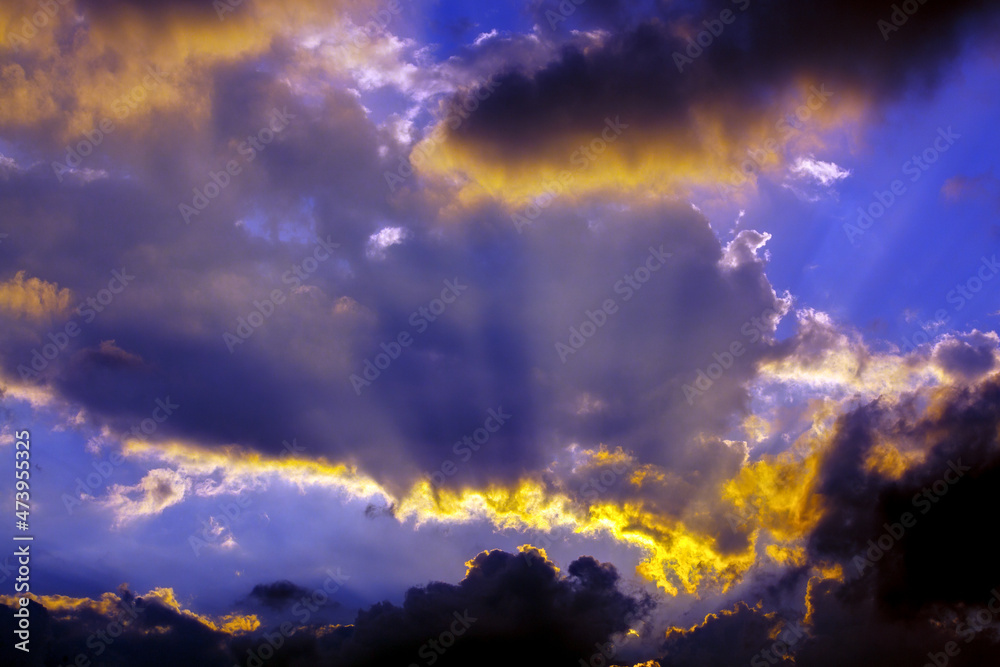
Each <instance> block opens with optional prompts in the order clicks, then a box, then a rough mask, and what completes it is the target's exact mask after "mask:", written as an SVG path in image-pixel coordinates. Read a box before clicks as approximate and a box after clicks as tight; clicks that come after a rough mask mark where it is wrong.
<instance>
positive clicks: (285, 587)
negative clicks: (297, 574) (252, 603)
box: [250, 580, 309, 608]
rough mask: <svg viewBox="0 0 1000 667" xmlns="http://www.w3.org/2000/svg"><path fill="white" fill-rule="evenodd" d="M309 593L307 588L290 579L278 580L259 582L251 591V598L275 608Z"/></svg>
mask: <svg viewBox="0 0 1000 667" xmlns="http://www.w3.org/2000/svg"><path fill="white" fill-rule="evenodd" d="M308 594H309V591H308V590H307V589H305V588H302V587H301V586H296V585H295V584H293V583H292V582H290V581H288V580H282V581H276V582H274V583H271V584H257V585H256V586H254V587H253V590H252V591H250V597H251V598H253V599H255V600H257V601H259V602H261V603H263V604H265V605H267V606H269V607H274V608H280V607H284V606H286V605H288V604H291V603H292V602H293V601H294V600H296V599H298V598H301V597H303V596H306V595H308Z"/></svg>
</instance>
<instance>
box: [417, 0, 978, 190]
mask: <svg viewBox="0 0 1000 667" xmlns="http://www.w3.org/2000/svg"><path fill="white" fill-rule="evenodd" d="M725 10H728V11H729V12H730V15H729V18H730V19H731V20H730V21H729V23H728V24H723V23H722V22H721V21H720V20H719V19H718V17H719V16H720V14H721V13H722V12H723V11H725ZM891 11H892V9H891V8H890V7H883V6H881V5H872V4H868V3H863V2H847V3H839V4H837V5H830V6H828V7H825V8H821V9H818V10H813V9H811V8H807V7H805V6H803V5H801V4H800V3H796V2H793V1H791V0H789V1H782V2H777V3H768V4H766V5H764V4H756V3H749V2H747V3H736V5H735V6H734V5H733V3H729V2H722V1H721V0H720V1H715V2H703V3H698V4H697V5H696V6H693V7H692V6H691V5H661V6H659V7H657V8H654V9H652V10H651V11H650V13H651V14H653V16H652V17H650V16H649V15H648V14H646V15H645V16H643V19H644V20H640V19H639V18H638V17H639V16H642V15H641V14H640V13H639V12H637V13H636V14H635V15H633V16H632V17H630V18H633V19H634V20H630V21H625V22H622V21H621V19H620V18H610V17H607V16H605V17H599V16H596V15H591V16H590V21H591V22H590V23H589V25H591V26H595V27H609V28H611V30H610V34H609V35H608V36H607V37H606V38H605V39H603V40H602V41H601V43H600V44H599V45H596V46H592V47H590V48H580V47H578V46H574V45H570V46H568V47H567V48H565V49H564V50H563V51H562V52H560V53H559V54H558V55H557V56H556V57H554V58H553V59H552V60H550V61H549V62H548V63H546V64H545V65H544V66H543V67H538V68H534V69H531V70H527V69H520V68H517V67H513V68H509V69H507V68H505V69H503V70H500V71H498V72H497V74H498V76H497V86H496V90H495V91H494V92H492V93H491V94H489V95H486V96H482V97H484V99H482V100H481V101H480V100H476V99H474V98H475V97H476V92H477V91H469V92H462V93H459V94H457V95H456V96H455V98H454V100H453V101H452V103H451V104H450V105H449V107H448V111H449V112H450V111H458V110H461V109H463V108H471V109H473V111H472V112H471V113H469V114H468V118H467V119H464V120H463V121H462V122H461V123H454V124H452V123H449V124H448V126H447V127H445V121H443V120H442V121H441V123H442V129H444V130H445V132H446V135H447V140H446V141H445V142H444V144H443V145H442V147H441V148H438V149H437V151H436V152H435V153H434V155H433V156H432V157H431V158H430V159H429V160H427V161H426V164H425V165H423V166H421V170H422V171H423V172H424V173H426V174H427V175H429V176H449V175H450V176H465V177H467V178H469V179H470V180H471V181H473V182H474V183H475V186H470V187H469V188H468V194H467V196H472V194H471V193H472V192H473V191H477V192H480V189H481V190H485V194H486V195H488V196H489V197H492V198H495V199H497V200H500V201H504V202H507V203H510V204H512V205H513V206H515V207H516V206H524V205H525V204H527V203H528V201H530V199H531V198H533V197H534V196H537V195H538V194H540V193H541V192H543V191H544V190H545V189H551V187H550V186H549V185H548V184H549V183H558V181H559V173H560V171H563V170H565V171H569V172H571V173H572V171H573V168H572V166H571V161H572V160H573V159H574V157H575V158H576V159H578V160H579V162H580V164H581V165H584V164H586V162H587V160H586V159H585V158H586V153H587V147H588V146H592V147H593V148H592V151H593V152H599V153H600V158H599V159H598V160H595V161H593V163H592V164H591V165H590V166H589V168H588V169H587V170H586V173H583V174H582V175H578V176H577V177H576V178H575V179H574V182H573V187H572V192H573V196H574V197H577V198H580V197H584V196H586V195H592V194H597V193H600V194H602V195H605V196H607V195H609V194H611V193H614V192H620V193H636V194H641V193H643V192H649V191H650V190H652V191H654V192H658V193H665V194H676V193H681V194H683V193H684V192H685V191H686V188H690V187H692V186H694V185H705V186H714V185H717V184H719V183H725V184H727V185H733V184H734V183H733V180H734V173H735V176H736V177H739V178H740V179H743V180H744V181H745V180H746V177H747V176H748V174H747V171H750V177H751V179H753V178H755V176H754V174H756V173H758V172H761V171H767V170H770V169H773V168H774V167H776V166H779V165H780V164H782V163H783V162H784V157H783V155H784V153H785V152H786V149H787V148H788V147H789V146H792V145H793V144H792V143H790V140H792V139H793V137H794V139H795V140H796V141H802V142H803V145H809V144H812V146H813V147H815V146H821V145H822V144H823V139H822V137H823V133H824V131H826V130H828V129H830V128H838V127H846V126H848V125H849V124H851V123H852V122H854V121H856V120H859V119H861V118H863V117H865V116H866V115H869V114H877V113H880V112H881V106H882V104H883V103H884V102H886V101H889V100H892V99H896V98H898V96H899V95H900V94H901V93H902V92H903V91H904V90H907V89H909V88H911V87H913V86H920V87H922V88H924V89H927V88H930V87H932V86H933V85H934V84H935V83H936V81H937V80H938V79H939V78H940V72H941V70H942V68H943V67H944V66H945V63H947V62H949V61H950V60H951V59H952V58H953V57H954V56H955V55H956V54H957V53H958V52H959V50H960V48H961V46H962V44H963V42H964V41H965V40H966V39H967V38H969V37H974V38H981V37H982V36H983V35H986V34H988V32H987V30H986V26H989V25H992V24H993V23H994V22H995V21H996V18H997V15H996V12H995V8H987V7H985V6H984V5H983V4H982V3H979V2H975V1H968V2H956V3H949V4H948V5H940V6H937V7H930V6H923V5H921V8H920V12H919V13H918V15H916V16H915V17H913V18H912V19H910V20H909V21H908V23H907V24H906V26H905V29H901V30H900V31H898V33H894V34H893V39H892V42H891V43H890V44H888V45H887V44H886V41H885V39H884V38H883V35H882V34H881V33H880V31H879V28H878V22H879V20H887V19H888V18H889V14H890V13H891ZM586 15H587V14H586V13H584V16H586ZM709 21H715V22H716V23H717V24H718V25H719V26H721V32H720V33H719V34H717V35H714V36H713V34H711V33H710V32H709V30H708V28H706V27H705V25H706V22H709ZM696 37H697V38H698V39H699V40H702V41H707V42H708V44H707V45H705V46H698V45H697V44H696V43H695V42H694V40H695V38H696ZM706 37H707V40H706V39H705V38H706ZM692 44H693V45H694V46H691V45H692ZM845 44H851V46H850V47H849V48H845V46H844V45H845ZM803 108H804V109H805V113H804V114H802V113H800V112H799V110H800V109H803ZM795 114H799V119H800V121H801V120H802V119H803V117H804V118H805V119H806V120H808V122H806V123H803V122H799V123H797V124H796V125H795V126H792V125H790V124H789V122H788V120H787V117H788V116H791V115H795ZM442 116H447V114H442ZM609 118H611V119H616V123H617V122H618V121H617V119H620V122H621V123H624V124H627V125H628V129H627V130H626V131H625V132H624V133H623V134H622V135H621V137H620V139H619V140H618V141H616V142H615V143H614V144H613V145H608V146H603V147H602V145H601V143H600V139H601V138H602V137H601V132H602V130H603V129H604V128H605V125H606V122H607V119H609ZM452 125H453V126H452ZM800 127H801V128H802V129H801V130H800V129H799V128H800ZM795 135H798V136H797V137H796V136H795ZM604 139H607V137H604ZM765 146H770V148H769V149H768V148H765ZM754 155H760V158H759V159H755V160H754V161H753V162H752V163H750V166H749V169H742V170H741V167H742V166H743V165H745V164H746V163H747V162H748V161H749V158H751V157H753V156H754ZM581 156H582V157H581ZM735 184H736V185H741V184H742V182H737V183H735Z"/></svg>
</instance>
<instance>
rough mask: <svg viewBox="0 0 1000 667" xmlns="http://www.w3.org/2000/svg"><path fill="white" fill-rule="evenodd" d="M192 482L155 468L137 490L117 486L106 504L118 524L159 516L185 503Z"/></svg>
mask: <svg viewBox="0 0 1000 667" xmlns="http://www.w3.org/2000/svg"><path fill="white" fill-rule="evenodd" d="M190 487H191V482H190V480H189V479H187V478H185V477H184V476H183V475H181V474H180V473H178V472H177V471H175V470H169V469H166V468H154V469H152V470H150V471H149V472H148V473H146V475H145V476H144V477H143V478H142V479H141V480H140V481H139V482H138V483H137V484H135V485H133V486H123V485H120V484H114V485H112V486H110V487H109V488H108V496H107V498H106V499H104V500H103V501H102V502H103V503H104V504H105V505H106V506H107V507H108V508H110V509H111V510H112V511H113V512H114V513H115V524H116V525H123V524H126V523H128V522H130V521H133V520H135V519H138V518H142V517H148V516H152V515H156V514H159V513H160V512H162V511H163V510H165V509H166V508H168V507H170V506H171V505H176V504H177V503H179V502H181V501H182V500H183V499H184V496H185V494H186V493H187V492H188V491H189V490H190Z"/></svg>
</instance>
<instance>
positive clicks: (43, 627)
mask: <svg viewBox="0 0 1000 667" xmlns="http://www.w3.org/2000/svg"><path fill="white" fill-rule="evenodd" d="M111 597H112V600H113V604H112V605H111V606H110V607H109V608H102V609H96V608H94V607H82V608H80V609H79V610H73V611H67V610H66V609H64V608H60V609H57V610H47V609H45V608H44V607H43V606H42V605H39V604H38V603H36V602H34V601H32V602H30V603H29V607H28V608H29V612H30V618H31V632H32V640H31V643H30V644H29V645H30V647H31V652H30V653H29V654H27V655H25V654H24V653H22V652H20V651H17V650H15V649H14V648H13V646H12V642H10V641H8V640H5V641H4V642H3V644H2V646H0V651H2V652H0V655H3V656H4V664H9V665H22V664H25V665H63V664H65V665H71V664H87V665H97V664H99V665H107V666H108V667H132V666H133V665H140V664H141V665H150V666H151V667H167V666H168V665H179V664H191V665H220V666H221V665H226V664H227V662H226V660H227V657H228V651H227V650H226V649H225V642H226V639H227V636H226V635H225V634H224V633H221V632H217V631H215V630H213V629H212V628H210V627H208V626H207V625H205V624H204V623H202V622H201V621H199V620H198V619H196V618H194V617H192V616H189V615H185V614H183V613H180V612H178V611H177V610H175V609H173V608H172V607H170V606H168V605H166V604H164V603H163V602H162V601H161V600H160V599H158V598H156V597H152V596H147V597H136V596H135V594H134V593H133V592H131V591H130V590H128V589H127V588H126V587H124V586H123V587H121V588H120V589H119V590H118V592H117V594H115V595H112V596H111ZM13 614H14V609H13V608H12V607H8V606H6V605H0V627H2V630H3V632H4V635H5V637H12V636H13V628H14V626H15V624H16V619H15V618H14V615H13ZM80 656H82V658H80ZM25 658H27V661H24V659H25ZM78 660H82V662H77V661H78Z"/></svg>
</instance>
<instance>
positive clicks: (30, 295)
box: [0, 271, 71, 321]
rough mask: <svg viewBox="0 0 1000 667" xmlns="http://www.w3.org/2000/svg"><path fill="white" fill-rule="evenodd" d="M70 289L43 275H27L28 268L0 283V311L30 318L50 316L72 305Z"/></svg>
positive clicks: (53, 316) (56, 314)
mask: <svg viewBox="0 0 1000 667" xmlns="http://www.w3.org/2000/svg"><path fill="white" fill-rule="evenodd" d="M70 298H71V294H70V290H69V289H67V288H62V289H60V287H59V285H57V284H55V283H50V282H46V281H44V280H41V279H40V278H27V279H25V272H24V271H18V272H17V273H15V274H14V277H13V278H11V279H9V280H7V281H6V282H2V283H0V313H3V314H5V315H8V316H11V317H14V318H26V319H29V320H35V321H40V320H51V319H53V318H55V317H56V316H58V315H61V314H63V313H64V312H65V311H66V310H67V309H68V307H69V301H70Z"/></svg>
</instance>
